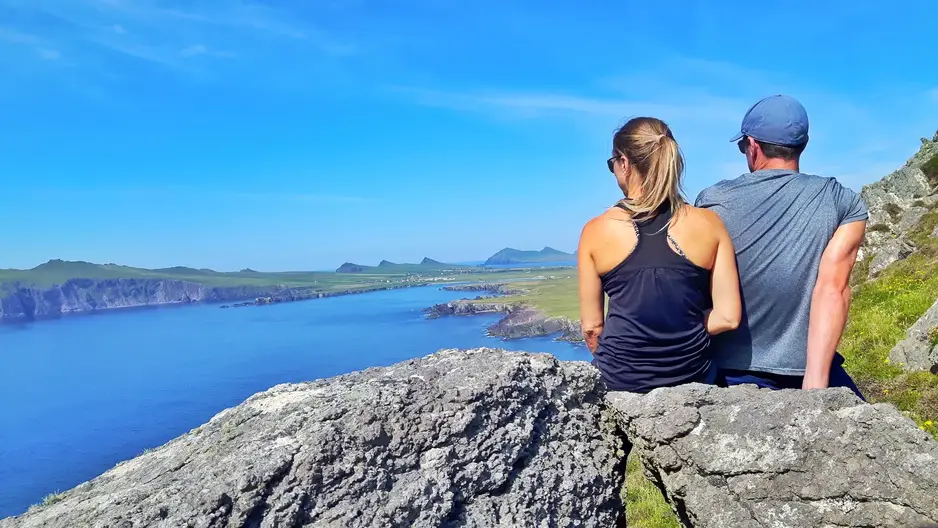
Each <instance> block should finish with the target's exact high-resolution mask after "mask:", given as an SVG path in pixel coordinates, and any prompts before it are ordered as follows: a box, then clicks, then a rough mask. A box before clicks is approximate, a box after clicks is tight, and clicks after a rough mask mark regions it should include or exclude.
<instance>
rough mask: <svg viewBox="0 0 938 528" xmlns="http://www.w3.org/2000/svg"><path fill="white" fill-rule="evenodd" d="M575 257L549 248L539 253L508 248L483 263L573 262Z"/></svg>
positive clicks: (546, 247)
mask: <svg viewBox="0 0 938 528" xmlns="http://www.w3.org/2000/svg"><path fill="white" fill-rule="evenodd" d="M574 260H576V257H575V256H574V255H572V254H570V253H566V252H563V251H560V250H557V249H554V248H552V247H550V246H544V249H542V250H540V251H536V250H533V251H522V250H518V249H514V248H510V247H506V248H505V249H503V250H501V251H499V252H498V253H496V254H494V255H492V256H491V257H489V259H488V260H486V261H485V263H486V264H490V265H491V264H502V265H503V264H533V263H540V262H573V261H574Z"/></svg>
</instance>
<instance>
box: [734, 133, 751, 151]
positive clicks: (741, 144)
mask: <svg viewBox="0 0 938 528" xmlns="http://www.w3.org/2000/svg"><path fill="white" fill-rule="evenodd" d="M736 146H737V147H739V153H740V154H745V153H746V148H747V147H748V146H749V136H743V138H742V139H740V140H739V141H737V142H736Z"/></svg>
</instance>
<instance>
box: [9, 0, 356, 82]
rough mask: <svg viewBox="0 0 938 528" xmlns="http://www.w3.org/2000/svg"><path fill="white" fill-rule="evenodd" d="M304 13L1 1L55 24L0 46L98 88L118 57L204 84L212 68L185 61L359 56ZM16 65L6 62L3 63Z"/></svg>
mask: <svg viewBox="0 0 938 528" xmlns="http://www.w3.org/2000/svg"><path fill="white" fill-rule="evenodd" d="M301 7H302V6H291V8H290V10H287V9H286V8H277V7H272V6H270V5H267V4H265V3H263V2H260V1H257V0H225V1H212V2H187V3H183V4H180V3H176V2H170V1H167V0H133V1H130V0H48V1H44V2H27V1H21V0H0V8H4V9H5V10H6V11H9V12H11V13H13V14H16V15H21V16H18V17H15V19H17V20H31V19H32V20H35V19H39V18H44V19H48V20H51V21H54V22H55V23H54V24H48V25H42V26H31V25H29V24H28V23H27V24H24V25H17V26H15V27H7V26H0V43H2V42H8V43H12V44H18V45H21V46H24V47H28V46H32V47H33V48H34V49H33V57H35V56H37V55H38V56H39V57H40V58H42V59H46V60H50V59H53V54H52V53H50V52H49V51H51V50H54V51H56V52H58V53H59V54H60V55H59V56H62V55H67V56H68V57H69V60H70V65H75V66H78V67H79V68H78V70H77V71H80V72H82V73H84V74H85V75H87V76H93V75H96V76H97V78H98V79H102V80H103V79H106V78H113V77H114V76H115V75H116V74H120V75H122V74H123V72H124V71H125V70H124V68H123V66H124V65H123V64H118V63H115V62H114V59H115V58H116V57H117V56H120V57H122V58H124V59H126V58H132V59H137V60H140V61H144V62H145V63H148V64H150V65H156V66H160V67H163V68H167V69H170V70H172V71H174V72H176V73H179V74H183V75H197V76H199V77H202V78H207V77H211V76H212V74H214V73H216V72H215V71H214V70H213V69H212V68H213V63H212V62H211V61H209V60H202V61H191V60H186V59H188V58H192V57H203V58H216V59H224V58H233V57H236V56H243V57H245V58H254V59H255V65H256V66H259V67H264V68H276V67H279V66H278V65H277V62H276V61H264V62H261V61H260V59H261V58H262V57H264V56H266V55H267V54H270V53H277V50H278V49H280V48H282V47H283V46H291V47H292V46H303V47H305V48H306V49H308V50H309V51H311V52H315V53H318V54H319V55H320V56H322V57H340V56H346V55H350V54H355V53H357V52H358V48H357V47H356V46H355V45H354V44H352V43H350V42H345V41H343V40H340V39H336V38H333V37H332V36H331V35H329V34H326V33H324V32H323V31H321V30H319V29H318V28H316V27H314V26H313V25H311V24H310V23H309V22H308V19H307V18H304V17H302V16H298V15H297V13H296V12H295V11H294V10H295V9H299V8H301ZM53 28H54V29H53ZM128 28H132V29H133V31H129V30H128ZM42 50H47V51H42ZM311 56H314V55H311ZM16 57H17V56H16V55H10V56H8V57H5V60H15V59H16ZM19 57H21V58H22V57H26V55H23V54H20V55H19ZM72 62H73V63H72ZM72 74H73V72H70V75H72Z"/></svg>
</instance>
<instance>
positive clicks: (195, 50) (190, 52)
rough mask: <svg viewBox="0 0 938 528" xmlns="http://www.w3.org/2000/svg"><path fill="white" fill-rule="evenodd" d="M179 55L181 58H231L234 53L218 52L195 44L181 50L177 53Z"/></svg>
mask: <svg viewBox="0 0 938 528" xmlns="http://www.w3.org/2000/svg"><path fill="white" fill-rule="evenodd" d="M179 54H180V55H182V56H183V57H197V56H199V55H208V56H211V57H226V58H231V57H234V56H235V54H234V53H231V52H228V51H219V50H213V49H210V48H209V47H208V46H205V45H204V44H196V45H194V46H189V47H186V48H183V49H182V50H180V51H179Z"/></svg>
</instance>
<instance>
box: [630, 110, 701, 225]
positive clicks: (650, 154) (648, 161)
mask: <svg viewBox="0 0 938 528" xmlns="http://www.w3.org/2000/svg"><path fill="white" fill-rule="evenodd" d="M613 148H614V150H615V151H616V153H618V154H619V155H621V156H625V157H626V158H627V159H628V160H629V164H630V165H631V167H632V171H635V172H636V173H637V174H632V175H630V177H638V178H641V179H642V180H641V187H642V194H641V196H637V197H627V198H626V199H624V200H623V201H622V204H623V205H625V207H626V208H628V209H629V211H631V212H632V215H633V216H634V217H636V218H639V217H645V216H654V215H655V214H657V212H658V210H659V208H660V207H661V206H662V205H664V204H668V205H669V206H670V209H671V212H672V213H674V214H675V215H676V214H677V213H678V212H679V211H680V210H681V208H682V207H683V206H684V205H686V204H687V201H686V200H685V199H684V196H683V194H682V193H681V184H682V177H683V174H684V157H683V155H682V154H681V150H680V148H679V147H678V144H677V141H675V139H674V135H673V134H672V133H671V129H670V128H668V125H666V124H665V123H664V122H663V121H661V120H660V119H656V118H654V117H636V118H634V119H630V120H629V122H628V123H626V124H625V125H623V126H622V128H620V129H619V130H618V131H617V132H616V134H615V136H614V137H613Z"/></svg>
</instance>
